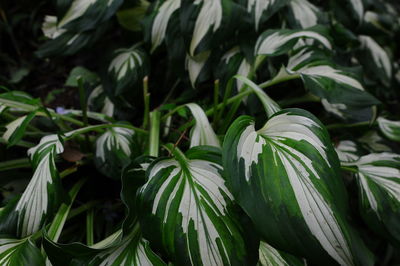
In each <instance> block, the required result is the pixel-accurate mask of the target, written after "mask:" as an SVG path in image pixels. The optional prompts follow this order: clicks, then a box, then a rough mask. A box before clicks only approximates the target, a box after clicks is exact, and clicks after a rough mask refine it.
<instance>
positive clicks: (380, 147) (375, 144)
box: [358, 131, 392, 153]
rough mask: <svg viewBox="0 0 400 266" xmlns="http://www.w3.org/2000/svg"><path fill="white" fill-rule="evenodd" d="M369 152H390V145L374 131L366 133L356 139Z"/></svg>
mask: <svg viewBox="0 0 400 266" xmlns="http://www.w3.org/2000/svg"><path fill="white" fill-rule="evenodd" d="M358 141H359V142H360V143H362V144H363V145H364V146H365V147H366V149H367V150H369V151H370V152H373V153H376V152H391V151H392V149H391V148H390V143H388V141H386V140H385V139H384V138H382V137H381V136H380V135H379V134H378V133H377V132H376V131H368V132H366V133H365V134H364V135H363V136H361V138H359V139H358Z"/></svg>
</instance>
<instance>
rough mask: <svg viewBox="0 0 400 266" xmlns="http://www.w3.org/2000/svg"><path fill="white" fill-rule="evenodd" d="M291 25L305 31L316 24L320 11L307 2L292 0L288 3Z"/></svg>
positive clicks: (304, 0)
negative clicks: (291, 17)
mask: <svg viewBox="0 0 400 266" xmlns="http://www.w3.org/2000/svg"><path fill="white" fill-rule="evenodd" d="M289 7H290V11H291V15H292V16H293V19H292V20H293V24H294V25H296V26H297V27H299V28H302V29H305V28H309V27H312V26H315V25H317V24H318V18H319V14H320V13H321V11H320V10H319V8H318V7H316V6H315V5H313V4H312V3H310V2H309V1H307V0H292V1H290V3H289Z"/></svg>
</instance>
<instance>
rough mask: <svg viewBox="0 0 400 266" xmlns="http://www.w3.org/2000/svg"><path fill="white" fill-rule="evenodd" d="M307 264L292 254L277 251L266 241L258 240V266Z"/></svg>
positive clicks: (296, 265)
mask: <svg viewBox="0 0 400 266" xmlns="http://www.w3.org/2000/svg"><path fill="white" fill-rule="evenodd" d="M301 265H307V264H306V263H304V262H303V261H302V260H301V259H299V258H296V257H295V256H293V255H290V254H288V253H285V252H282V251H279V250H277V249H275V248H273V247H271V246H270V245H268V244H267V243H266V242H264V241H261V242H260V250H259V261H258V266H301Z"/></svg>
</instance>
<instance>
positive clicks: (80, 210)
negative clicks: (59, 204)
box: [67, 200, 100, 219]
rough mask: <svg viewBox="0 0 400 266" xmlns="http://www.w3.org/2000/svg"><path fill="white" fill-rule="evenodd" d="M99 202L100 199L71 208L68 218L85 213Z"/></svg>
mask: <svg viewBox="0 0 400 266" xmlns="http://www.w3.org/2000/svg"><path fill="white" fill-rule="evenodd" d="M99 203H100V201H98V200H92V201H89V202H87V203H85V204H83V205H81V206H79V207H77V208H75V209H73V210H71V211H70V213H69V215H68V218H67V219H72V218H74V217H75V216H78V215H79V214H81V213H84V212H86V211H87V210H89V209H91V208H93V207H94V206H95V205H97V204H99Z"/></svg>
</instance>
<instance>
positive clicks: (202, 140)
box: [186, 103, 221, 148]
mask: <svg viewBox="0 0 400 266" xmlns="http://www.w3.org/2000/svg"><path fill="white" fill-rule="evenodd" d="M186 106H187V107H188V108H189V110H190V112H192V115H193V117H194V119H195V120H196V124H195V125H194V127H193V129H192V131H191V132H190V147H194V146H200V145H209V146H215V147H218V148H220V147H221V145H220V143H219V140H218V137H217V135H216V134H215V132H214V130H213V128H212V127H211V125H210V122H209V121H208V118H207V115H206V113H205V112H204V111H203V109H202V108H201V107H200V106H199V105H197V104H195V103H188V104H186Z"/></svg>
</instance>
